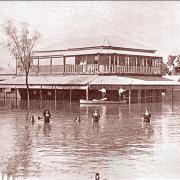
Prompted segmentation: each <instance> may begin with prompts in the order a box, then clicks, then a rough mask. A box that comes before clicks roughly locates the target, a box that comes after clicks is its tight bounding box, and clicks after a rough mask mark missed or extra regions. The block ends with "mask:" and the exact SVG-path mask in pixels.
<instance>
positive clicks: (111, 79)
mask: <svg viewBox="0 0 180 180" xmlns="http://www.w3.org/2000/svg"><path fill="white" fill-rule="evenodd" d="M29 84H30V85H47V86H48V85H57V86H63V85H65V86H71V85H72V86H73V85H75V86H76V85H77V86H85V85H87V84H89V85H90V86H91V85H109V86H111V85H130V84H131V85H140V86H144V85H150V86H151V85H157V86H158V85H167V86H169V85H180V82H177V81H173V80H170V79H167V78H164V77H156V76H99V75H64V76H63V75H39V76H29ZM0 85H25V76H14V77H11V78H8V79H6V80H4V81H0Z"/></svg>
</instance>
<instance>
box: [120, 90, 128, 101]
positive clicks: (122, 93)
mask: <svg viewBox="0 0 180 180" xmlns="http://www.w3.org/2000/svg"><path fill="white" fill-rule="evenodd" d="M125 91H126V90H124V89H122V88H120V89H119V90H118V93H119V100H121V101H123V100H124V99H125V95H124V92H125Z"/></svg>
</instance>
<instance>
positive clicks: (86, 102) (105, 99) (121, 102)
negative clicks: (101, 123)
mask: <svg viewBox="0 0 180 180" xmlns="http://www.w3.org/2000/svg"><path fill="white" fill-rule="evenodd" d="M126 103H127V100H123V101H107V98H103V99H100V100H97V99H93V100H85V99H80V104H126Z"/></svg>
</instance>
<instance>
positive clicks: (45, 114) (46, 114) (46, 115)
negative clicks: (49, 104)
mask: <svg viewBox="0 0 180 180" xmlns="http://www.w3.org/2000/svg"><path fill="white" fill-rule="evenodd" d="M43 117H44V123H50V117H51V113H50V111H49V110H48V109H45V110H44V112H43Z"/></svg>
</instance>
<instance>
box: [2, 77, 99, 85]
mask: <svg viewBox="0 0 180 180" xmlns="http://www.w3.org/2000/svg"><path fill="white" fill-rule="evenodd" d="M96 77H97V76H96V75H95V76H94V75H66V76H63V75H40V76H29V84H30V85H86V84H87V83H88V82H89V81H91V80H93V79H94V78H96ZM25 82H26V81H25V76H15V77H13V78H10V79H7V80H5V81H2V82H0V85H25Z"/></svg>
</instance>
